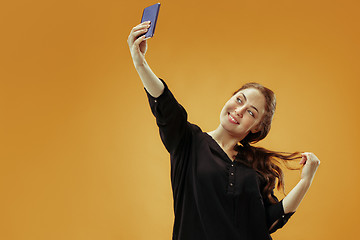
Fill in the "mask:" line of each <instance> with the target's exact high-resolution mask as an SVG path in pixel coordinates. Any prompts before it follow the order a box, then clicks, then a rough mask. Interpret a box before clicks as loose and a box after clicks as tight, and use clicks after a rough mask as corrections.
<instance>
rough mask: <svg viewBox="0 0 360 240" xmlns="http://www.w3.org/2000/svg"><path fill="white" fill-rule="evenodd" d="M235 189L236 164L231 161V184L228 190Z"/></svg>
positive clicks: (232, 190)
mask: <svg viewBox="0 0 360 240" xmlns="http://www.w3.org/2000/svg"><path fill="white" fill-rule="evenodd" d="M234 189H235V164H234V163H231V164H230V166H229V185H228V192H229V193H234V191H235V190H234Z"/></svg>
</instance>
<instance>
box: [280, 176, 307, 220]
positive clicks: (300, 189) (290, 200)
mask: <svg viewBox="0 0 360 240" xmlns="http://www.w3.org/2000/svg"><path fill="white" fill-rule="evenodd" d="M310 185H311V181H308V180H305V179H301V180H300V182H299V183H298V184H297V185H296V186H295V187H294V188H293V189H292V190H291V191H290V193H289V194H288V195H287V196H286V197H285V198H284V199H283V207H284V213H285V214H286V213H290V212H295V211H296V209H297V208H298V207H299V205H300V202H301V201H302V200H303V198H304V197H305V194H306V192H307V191H308V189H309V187H310Z"/></svg>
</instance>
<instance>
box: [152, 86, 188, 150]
mask: <svg viewBox="0 0 360 240" xmlns="http://www.w3.org/2000/svg"><path fill="white" fill-rule="evenodd" d="M160 80H161V81H162V82H163V84H164V86H165V89H164V91H163V93H162V94H161V95H160V96H159V97H157V98H154V97H152V96H151V95H150V94H149V93H148V92H147V91H146V89H145V91H146V93H147V96H148V100H149V104H150V108H151V111H152V113H153V115H154V116H155V118H156V123H157V125H158V127H159V132H160V137H161V140H162V142H163V144H164V145H165V147H166V149H167V151H168V152H169V153H170V154H171V155H174V154H176V152H178V151H181V146H182V145H183V143H184V142H186V138H187V137H189V132H190V127H189V123H188V122H187V113H186V111H185V109H184V108H183V107H182V106H181V105H180V104H179V103H178V102H177V101H176V99H175V97H174V96H173V94H172V93H171V92H170V90H169V88H168V86H167V85H166V83H165V82H164V81H163V80H162V79H160Z"/></svg>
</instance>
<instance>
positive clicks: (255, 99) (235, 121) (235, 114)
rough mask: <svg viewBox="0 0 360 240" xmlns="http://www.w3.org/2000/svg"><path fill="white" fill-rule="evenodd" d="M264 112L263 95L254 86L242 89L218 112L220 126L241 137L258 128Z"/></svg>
mask: <svg viewBox="0 0 360 240" xmlns="http://www.w3.org/2000/svg"><path fill="white" fill-rule="evenodd" d="M264 114H265V97H264V95H262V93H261V92H260V91H259V90H257V89H255V88H248V89H243V90H240V91H239V92H237V93H236V94H235V95H234V96H232V97H231V98H230V99H229V101H227V102H226V103H225V105H224V107H223V109H222V110H221V113H220V124H221V126H222V127H223V128H224V129H225V130H226V131H227V132H228V133H229V134H230V135H232V136H234V137H238V138H241V139H243V138H244V137H246V135H247V134H248V133H249V132H250V131H251V132H253V133H255V132H257V131H259V130H261V129H258V126H260V121H261V119H262V117H263V115H264Z"/></svg>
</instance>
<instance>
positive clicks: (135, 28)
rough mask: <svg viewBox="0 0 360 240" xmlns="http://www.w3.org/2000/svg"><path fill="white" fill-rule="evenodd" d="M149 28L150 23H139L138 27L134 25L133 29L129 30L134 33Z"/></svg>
mask: <svg viewBox="0 0 360 240" xmlns="http://www.w3.org/2000/svg"><path fill="white" fill-rule="evenodd" d="M149 27H150V22H149V21H147V22H143V23H140V24H138V25H136V26H135V27H133V28H132V29H131V32H136V31H138V30H141V29H144V28H149Z"/></svg>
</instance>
